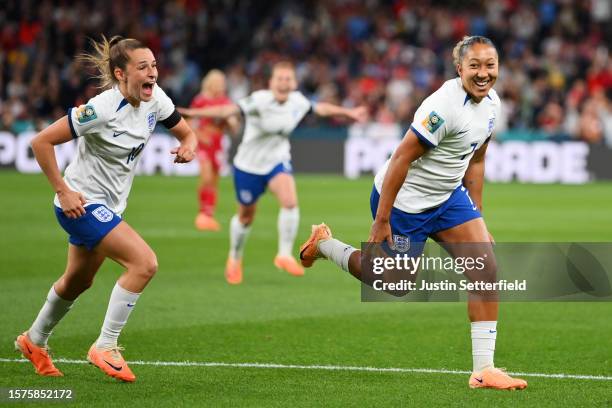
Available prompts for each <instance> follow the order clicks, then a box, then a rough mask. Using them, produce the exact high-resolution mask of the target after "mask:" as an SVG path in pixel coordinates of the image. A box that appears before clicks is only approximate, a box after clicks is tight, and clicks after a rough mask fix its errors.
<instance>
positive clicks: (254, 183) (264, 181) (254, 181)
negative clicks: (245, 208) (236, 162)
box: [234, 162, 293, 205]
mask: <svg viewBox="0 0 612 408" xmlns="http://www.w3.org/2000/svg"><path fill="white" fill-rule="evenodd" d="M292 172H293V170H292V168H291V163H290V162H284V163H279V164H277V165H276V166H275V167H274V168H273V169H272V171H270V172H269V173H268V174H253V173H247V172H246V171H242V170H240V169H239V168H237V167H236V166H234V189H235V190H236V199H237V200H238V202H239V203H240V204H242V205H251V204H255V203H256V202H257V200H258V199H259V196H261V195H262V194H263V193H264V192H265V191H266V187H267V186H268V183H269V182H270V180H271V179H272V178H273V177H274V176H276V175H277V174H279V173H287V174H291V173H292Z"/></svg>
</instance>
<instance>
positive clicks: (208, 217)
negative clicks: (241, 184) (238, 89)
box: [190, 69, 240, 231]
mask: <svg viewBox="0 0 612 408" xmlns="http://www.w3.org/2000/svg"><path fill="white" fill-rule="evenodd" d="M225 91H226V85H225V74H223V72H221V71H219V70H218V69H213V70H211V71H209V72H208V73H207V74H206V76H205V77H204V78H203V79H202V88H201V90H200V93H199V94H197V95H196V96H195V97H194V98H193V101H191V105H190V107H191V108H204V107H209V106H219V105H227V104H230V103H232V102H231V100H230V99H229V98H228V97H227V96H226V94H225ZM191 125H192V128H193V129H194V130H195V133H196V135H197V137H198V159H199V162H200V184H199V186H198V198H199V202H200V209H199V212H198V215H197V216H196V219H195V226H196V228H197V229H199V230H201V231H219V230H220V229H221V227H220V225H219V223H218V222H217V220H215V218H214V213H215V206H216V204H217V188H218V184H219V170H220V168H221V157H222V154H223V146H222V142H223V134H224V133H225V131H226V130H229V131H230V132H232V133H237V131H238V128H239V126H240V124H239V122H238V120H237V119H236V118H235V117H232V118H229V119H227V120H218V119H209V118H201V119H194V121H193V122H192V123H191ZM228 128H229V129H228Z"/></svg>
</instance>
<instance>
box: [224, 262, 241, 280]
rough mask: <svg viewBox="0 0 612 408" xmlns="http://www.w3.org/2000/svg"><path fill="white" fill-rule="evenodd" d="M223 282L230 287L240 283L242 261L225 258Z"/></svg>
mask: <svg viewBox="0 0 612 408" xmlns="http://www.w3.org/2000/svg"><path fill="white" fill-rule="evenodd" d="M225 280H227V283H229V284H230V285H239V284H240V283H242V259H234V258H232V257H231V256H229V257H228V258H227V263H226V264H225Z"/></svg>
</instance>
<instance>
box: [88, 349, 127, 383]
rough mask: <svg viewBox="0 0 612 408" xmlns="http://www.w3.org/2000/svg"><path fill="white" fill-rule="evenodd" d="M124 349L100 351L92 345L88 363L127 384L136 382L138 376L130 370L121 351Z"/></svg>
mask: <svg viewBox="0 0 612 408" xmlns="http://www.w3.org/2000/svg"><path fill="white" fill-rule="evenodd" d="M121 350H123V348H122V347H119V346H116V347H112V348H104V349H99V348H97V347H96V343H94V344H92V345H91V347H90V349H89V352H88V353H87V361H89V362H90V363H91V364H93V365H95V366H97V367H98V368H99V369H100V370H102V371H103V372H104V374H106V375H108V376H111V377H113V378H116V379H118V380H121V381H125V382H134V381H136V376H135V375H134V373H133V372H132V370H130V367H128V365H127V363H126V362H125V360H124V359H123V356H122V355H121V353H120V351H121Z"/></svg>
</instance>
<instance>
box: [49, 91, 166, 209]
mask: <svg viewBox="0 0 612 408" xmlns="http://www.w3.org/2000/svg"><path fill="white" fill-rule="evenodd" d="M172 112H174V104H173V103H172V101H171V100H170V98H169V97H168V96H167V95H166V94H165V92H164V91H163V90H162V89H161V88H160V87H159V86H157V84H156V85H155V86H154V88H153V98H152V99H151V100H150V101H149V102H141V103H140V106H139V107H138V108H136V107H134V106H132V105H130V104H129V103H128V101H127V100H126V99H125V98H124V97H123V95H122V94H121V92H120V91H119V88H118V87H116V86H115V87H113V88H112V89H109V90H107V91H104V92H102V93H100V94H99V95H97V96H95V97H93V98H91V99H90V100H89V101H88V102H87V103H86V104H85V105H81V106H79V107H78V108H70V110H69V111H68V123H69V124H70V130H71V131H72V136H73V137H74V138H76V139H77V155H76V158H75V159H74V160H73V161H72V163H70V165H69V166H68V167H67V168H66V171H65V172H64V181H65V182H66V184H67V185H68V186H69V187H70V189H72V190H74V191H77V192H80V193H82V194H83V195H84V196H85V200H86V201H87V204H93V203H97V204H104V205H106V206H107V207H108V208H110V209H111V210H112V211H114V212H115V213H116V214H119V215H121V214H122V213H123V211H124V210H125V207H126V205H127V198H128V195H129V193H130V189H131V188H132V181H133V179H134V173H135V169H136V165H137V164H138V160H139V159H140V153H141V152H142V149H144V147H145V145H146V144H147V141H148V140H149V136H151V132H153V129H155V124H156V123H157V122H158V121H162V120H164V119H167V118H168V117H169V116H170V115H171V114H172ZM54 203H55V205H56V206H58V207H59V200H58V198H57V195H56V196H55V199H54ZM87 204H86V205H87Z"/></svg>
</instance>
